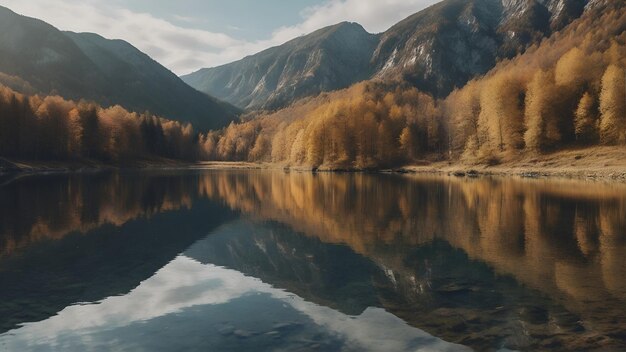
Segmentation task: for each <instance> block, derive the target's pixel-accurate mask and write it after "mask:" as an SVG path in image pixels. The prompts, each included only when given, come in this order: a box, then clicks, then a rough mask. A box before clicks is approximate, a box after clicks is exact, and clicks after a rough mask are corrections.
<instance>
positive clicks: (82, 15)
mask: <svg viewBox="0 0 626 352" xmlns="http://www.w3.org/2000/svg"><path fill="white" fill-rule="evenodd" d="M434 2H437V0H327V1H326V2H324V3H322V4H321V5H318V6H314V7H310V8H307V9H305V10H303V12H302V22H301V23H300V24H298V25H295V26H288V27H279V28H277V29H276V30H275V31H274V33H273V34H272V36H271V37H270V38H267V39H266V40H259V41H247V40H242V39H237V38H233V37H232V36H229V35H227V34H224V33H215V32H209V31H205V30H199V29H191V28H185V27H181V26H178V25H175V24H173V23H171V22H168V21H166V20H163V19H160V18H156V17H154V16H152V15H150V14H148V13H137V12H132V11H130V10H128V9H124V8H118V7H113V5H111V4H108V3H107V2H106V1H97V0H91V1H78V0H29V1H23V0H0V5H3V6H7V7H8V8H10V9H12V10H14V11H16V12H18V13H20V14H23V15H26V16H31V17H36V18H39V19H41V20H43V21H46V22H48V23H50V24H52V25H54V26H56V27H58V28H59V29H62V30H70V31H75V32H94V33H98V34H100V35H102V36H104V37H106V38H113V39H124V40H126V41H128V42H130V43H131V44H133V45H134V46H136V47H137V48H139V49H140V50H142V51H144V52H146V53H147V54H148V55H150V56H151V57H153V58H154V59H155V60H157V61H159V62H160V63H161V64H163V65H164V66H166V67H168V68H170V69H171V70H172V71H174V72H175V73H177V74H185V73H189V72H192V71H194V70H197V69H199V68H202V67H212V66H217V65H221V64H225V63H228V62H231V61H234V60H238V59H241V58H242V57H244V56H246V55H251V54H254V53H256V52H258V51H261V50H263V49H265V48H267V47H270V46H274V45H279V44H282V43H284V42H286V41H288V40H290V39H293V38H295V37H298V36H300V35H303V34H307V33H310V32H312V31H314V30H316V29H319V28H321V27H324V26H328V25H332V24H336V23H338V22H341V21H351V22H358V23H360V24H362V25H363V26H364V27H365V28H366V29H367V30H368V31H370V32H381V31H384V30H385V29H387V28H388V27H390V26H391V25H393V24H394V23H396V22H398V21H400V20H401V19H403V18H405V17H407V16H409V15H411V14H412V13H414V12H416V11H418V10H420V9H422V8H424V7H426V6H427V5H429V4H432V3H434ZM175 18H178V19H179V20H180V21H181V22H185V21H186V22H189V20H191V19H190V18H185V19H184V20H183V19H182V18H180V17H175Z"/></svg>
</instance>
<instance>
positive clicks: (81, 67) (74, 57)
mask: <svg viewBox="0 0 626 352" xmlns="http://www.w3.org/2000/svg"><path fill="white" fill-rule="evenodd" d="M0 82H1V83H3V84H7V85H9V86H10V87H11V88H14V89H17V90H18V91H21V92H22V93H25V94H33V93H40V94H44V95H48V94H58V95H61V96H63V97H65V98H68V99H88V100H93V101H96V102H97V103H99V104H101V105H104V106H108V105H114V104H119V105H122V106H124V107H125V108H127V109H129V110H134V111H139V112H143V111H145V110H149V111H151V112H152V113H155V114H158V115H162V116H164V117H167V118H170V119H172V120H178V121H183V122H191V123H193V124H194V126H195V127H196V128H197V129H200V130H206V129H210V128H220V127H222V126H225V125H227V124H228V123H229V122H230V121H232V120H233V119H235V118H236V117H237V114H238V112H239V110H238V109H236V108H235V107H233V106H230V105H228V104H225V103H223V102H220V101H218V100H216V99H214V98H212V97H209V96H207V95H206V94H204V93H201V92H199V91H197V90H195V89H193V88H191V87H189V86H188V85H187V84H185V83H184V82H183V81H182V80H181V79H180V78H178V77H177V76H176V75H175V74H173V73H172V72H170V71H169V70H168V69H166V68H165V67H163V66H162V65H160V64H159V63H157V62H156V61H154V60H152V59H151V58H150V57H149V56H148V55H146V54H144V53H142V52H141V51H139V50H138V49H137V48H135V47H133V46H132V45H130V44H129V43H127V42H124V41H121V40H108V39H105V38H102V37H100V36H98V35H96V34H90V33H70V32H61V31H59V30H58V29H56V28H54V27H53V26H51V25H49V24H47V23H45V22H42V21H40V20H36V19H33V18H28V17H24V16H20V15H18V14H16V13H14V12H12V11H10V10H9V9H6V8H3V7H0Z"/></svg>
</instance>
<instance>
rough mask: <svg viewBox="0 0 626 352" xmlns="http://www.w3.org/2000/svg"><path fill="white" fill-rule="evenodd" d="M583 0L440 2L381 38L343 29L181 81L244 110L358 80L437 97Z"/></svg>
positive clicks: (564, 17)
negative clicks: (406, 86) (400, 83)
mask: <svg viewBox="0 0 626 352" xmlns="http://www.w3.org/2000/svg"><path fill="white" fill-rule="evenodd" d="M587 2H588V0H445V1H442V2H440V3H437V4H435V5H433V6H431V7H429V8H427V9H424V10H423V11H420V12H418V13H416V14H414V15H412V16H410V17H408V18H407V19H405V20H403V21H401V22H400V23H398V24H396V25H394V26H393V27H391V28H390V29H389V30H387V31H386V32H384V33H382V34H379V35H371V34H368V33H367V32H365V30H363V29H362V28H361V27H360V26H358V25H356V24H348V23H344V24H340V25H337V26H333V27H328V28H325V29H322V30H320V31H318V32H315V33H312V34H310V35H308V36H305V37H302V38H297V39H294V40H292V41H291V42H288V43H286V44H284V45H282V46H279V47H276V48H272V49H269V50H266V51H264V52H261V53H259V54H256V55H253V56H250V57H247V58H245V59H243V60H240V61H237V62H235V63H232V64H228V65H224V66H220V67H216V68H211V69H203V70H200V71H198V72H195V73H193V74H190V75H188V76H185V77H183V80H185V81H186V82H187V83H189V84H190V85H191V86H193V87H195V88H197V89H199V90H201V91H204V92H206V93H209V94H212V95H215V96H217V97H218V98H221V99H224V100H226V101H228V102H230V103H233V104H235V105H237V106H239V107H242V108H248V109H256V108H270V109H273V108H279V107H284V106H286V105H289V104H290V103H291V102H293V101H294V100H295V99H298V98H301V97H304V96H311V95H315V94H318V93H319V92H323V91H328V90H334V89H338V88H343V87H346V86H348V85H350V84H352V83H355V82H357V81H360V80H363V79H370V78H378V79H385V80H393V79H404V80H407V81H409V82H410V83H412V84H413V85H414V86H416V87H417V88H419V89H421V90H424V91H426V92H430V93H432V94H433V95H435V96H444V95H447V94H448V93H449V92H450V91H451V90H452V89H454V87H458V86H462V85H463V84H465V83H466V82H467V81H468V80H470V79H472V78H473V77H476V76H477V75H481V74H484V73H486V72H487V71H489V70H490V69H491V68H493V67H494V65H495V64H496V62H497V61H498V60H501V59H504V58H510V57H513V56H515V55H517V54H518V53H521V52H524V51H525V50H526V48H528V47H529V46H530V45H532V44H533V43H537V42H539V41H541V40H542V39H543V38H545V37H547V36H549V35H550V34H551V33H552V32H554V31H556V30H559V29H561V28H563V27H564V26H566V25H567V24H569V23H571V21H573V20H574V19H576V18H578V17H580V15H581V14H582V13H583V11H584V7H585V5H586V4H587Z"/></svg>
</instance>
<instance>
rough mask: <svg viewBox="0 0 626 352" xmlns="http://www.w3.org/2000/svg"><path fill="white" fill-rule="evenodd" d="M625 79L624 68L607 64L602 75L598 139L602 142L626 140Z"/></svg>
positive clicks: (611, 142)
mask: <svg viewBox="0 0 626 352" xmlns="http://www.w3.org/2000/svg"><path fill="white" fill-rule="evenodd" d="M625 80H626V74H625V73H624V70H623V69H622V68H621V67H618V66H616V65H609V67H608V68H607V69H606V72H605V73H604V76H603V77H602V91H601V93H600V113H601V116H600V141H601V142H602V143H604V144H616V143H625V142H626V84H625Z"/></svg>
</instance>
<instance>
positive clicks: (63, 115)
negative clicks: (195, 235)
mask: <svg viewBox="0 0 626 352" xmlns="http://www.w3.org/2000/svg"><path fill="white" fill-rule="evenodd" d="M197 151H198V144H197V135H196V134H195V133H194V131H193V128H192V126H191V125H190V124H182V123H180V122H177V121H171V120H166V119H163V118H159V117H156V116H153V115H151V114H148V113H144V114H137V113H132V112H128V111H127V110H125V109H124V108H122V107H121V106H119V105H116V106H113V107H110V108H102V107H100V106H98V105H96V104H95V103H91V102H86V101H80V102H74V101H69V100H65V99H63V98H61V97H59V96H47V97H39V96H25V95H22V94H19V93H16V92H14V91H13V90H11V89H9V88H6V87H2V86H0V156H1V157H7V158H11V159H17V160H57V161H63V160H84V159H89V160H96V161H102V162H111V163H120V162H127V161H133V160H138V159H145V158H155V157H166V158H175V159H188V160H191V159H195V158H196V157H197Z"/></svg>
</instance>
